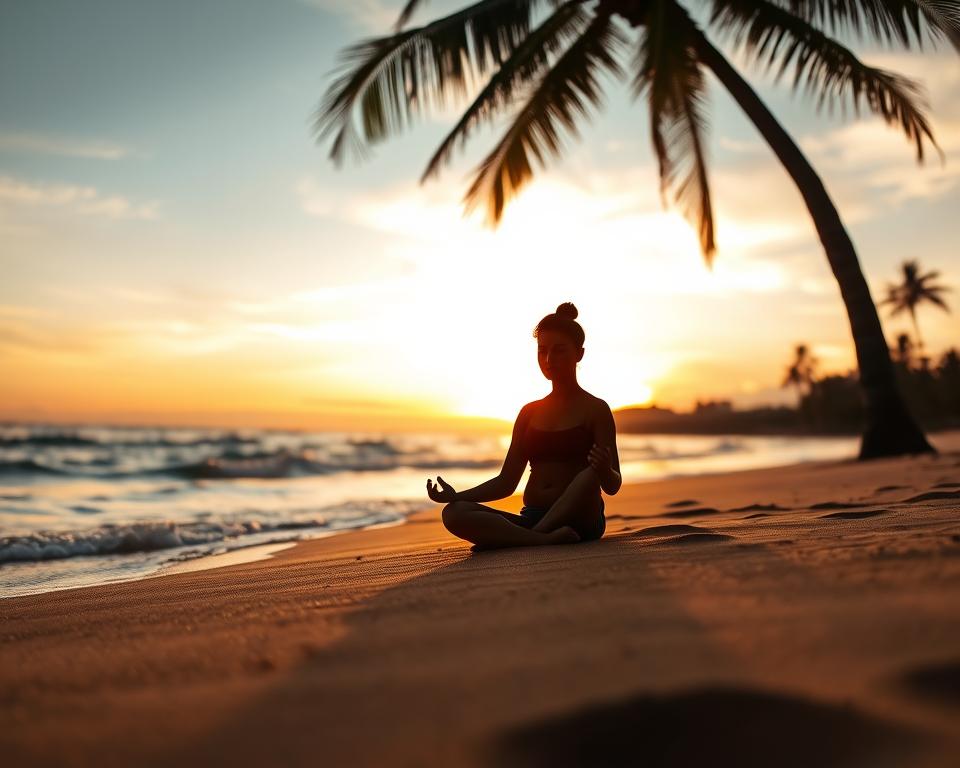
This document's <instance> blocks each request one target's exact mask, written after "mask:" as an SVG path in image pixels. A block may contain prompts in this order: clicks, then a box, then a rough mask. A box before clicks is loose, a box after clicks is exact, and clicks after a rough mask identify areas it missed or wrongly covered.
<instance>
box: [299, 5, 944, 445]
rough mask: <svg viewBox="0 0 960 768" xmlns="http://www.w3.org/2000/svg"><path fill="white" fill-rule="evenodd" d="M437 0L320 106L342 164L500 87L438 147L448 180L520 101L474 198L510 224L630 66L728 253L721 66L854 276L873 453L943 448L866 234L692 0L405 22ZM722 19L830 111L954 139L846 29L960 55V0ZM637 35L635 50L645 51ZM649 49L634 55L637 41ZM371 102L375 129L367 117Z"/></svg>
mask: <svg viewBox="0 0 960 768" xmlns="http://www.w3.org/2000/svg"><path fill="white" fill-rule="evenodd" d="M420 2H421V0H408V2H407V5H406V6H405V7H404V9H403V11H402V12H401V14H400V18H399V19H398V21H397V25H396V29H395V30H394V32H393V33H392V34H389V35H387V36H384V37H378V38H372V39H369V40H364V41H361V42H359V43H357V44H355V45H353V46H352V47H350V48H348V49H347V50H346V52H345V58H344V67H345V70H344V71H343V73H342V74H341V75H340V76H339V77H338V78H337V79H336V80H335V81H334V82H333V83H332V84H331V86H330V88H329V90H328V92H327V94H326V97H325V99H324V102H323V104H322V105H321V108H320V111H319V113H318V118H317V124H316V128H317V133H318V138H320V139H326V138H327V137H329V136H331V135H332V136H333V141H332V146H331V152H330V154H331V157H332V158H333V159H334V160H336V161H338V162H339V161H341V160H342V159H343V158H344V156H345V155H346V153H347V152H348V150H349V149H350V148H351V147H353V148H354V149H356V150H362V149H363V148H364V146H365V145H370V144H375V143H377V142H380V141H382V140H384V139H385V138H387V137H388V136H389V135H391V134H394V133H396V132H397V131H399V130H401V129H403V128H404V127H406V126H407V125H408V124H409V123H411V122H412V121H413V120H414V119H415V118H416V117H417V116H418V115H419V114H422V113H424V112H428V111H430V110H433V109H435V108H437V107H439V106H442V105H443V104H445V103H446V102H447V101H448V100H449V99H450V98H451V97H462V96H464V95H465V94H466V92H467V90H468V88H469V87H470V86H471V84H472V83H474V82H478V81H479V80H482V79H486V84H485V85H484V87H483V88H482V89H481V90H480V91H479V93H478V94H477V96H476V97H475V98H474V99H473V101H472V103H471V104H470V105H469V106H468V107H467V109H466V111H465V112H464V113H463V116H462V117H461V118H460V120H459V122H458V123H457V124H456V126H454V128H453V130H452V131H451V132H450V133H449V135H448V136H447V137H446V139H444V141H443V142H442V144H441V145H440V147H439V148H438V149H437V151H436V153H435V154H434V155H433V157H432V158H431V159H430V161H429V163H428V165H427V168H426V170H425V172H424V174H423V179H427V178H431V177H434V176H436V175H437V174H438V173H439V171H440V169H441V168H442V167H443V166H444V165H445V164H447V163H448V162H449V161H450V159H451V156H452V154H453V151H454V149H455V147H456V146H457V145H458V144H459V145H463V143H464V142H465V141H466V140H467V139H468V138H469V137H470V135H471V133H472V132H473V131H474V130H475V129H476V128H478V127H479V126H480V125H481V124H483V123H487V122H491V121H493V120H495V119H496V118H497V117H499V116H501V115H503V114H505V113H507V112H508V111H512V122H511V123H510V125H509V126H508V127H507V129H506V132H505V133H504V135H503V137H502V138H501V139H500V141H499V142H498V143H497V144H496V145H495V146H494V148H493V150H492V151H491V152H490V153H489V154H488V155H487V157H486V158H485V159H484V160H483V161H482V162H481V163H480V165H479V167H478V168H477V171H476V176H475V178H474V180H473V183H472V184H471V185H470V187H469V189H468V191H467V194H466V203H467V206H468V207H473V206H476V205H478V204H484V205H485V206H486V208H487V212H488V216H489V218H490V220H491V221H492V222H493V223H496V222H497V221H499V219H500V217H501V215H502V213H503V209H504V206H505V205H506V204H507V202H508V201H509V200H510V199H511V198H512V197H513V196H514V195H516V194H517V192H518V191H519V190H520V189H521V187H523V186H524V185H525V184H526V183H527V182H528V181H529V180H530V179H531V178H532V177H533V172H534V171H533V161H534V160H536V161H537V162H538V163H539V164H540V165H541V166H543V165H545V164H546V161H547V159H548V157H549V156H554V157H555V156H558V155H559V154H561V151H562V148H561V145H560V132H561V129H566V130H567V131H569V132H571V133H573V134H574V135H575V134H576V132H577V123H578V122H579V121H580V120H581V119H583V118H585V117H586V114H587V110H588V107H589V106H590V105H593V106H594V107H597V106H599V104H600V100H601V95H602V92H601V85H600V81H599V79H598V76H599V75H600V74H601V73H602V72H606V73H608V74H612V75H613V76H615V77H617V78H621V79H622V78H626V77H629V79H630V84H631V86H632V89H633V93H634V95H635V96H636V97H638V98H639V97H642V98H644V99H645V100H646V102H647V106H648V112H649V119H650V131H651V138H652V142H653V148H654V151H655V154H656V156H657V160H658V162H659V169H660V181H661V190H662V191H663V192H664V193H666V192H667V191H668V190H669V189H671V188H672V189H673V191H674V193H675V197H676V200H677V202H678V203H679V204H680V205H681V207H682V208H683V210H684V212H685V214H686V215H687V216H688V218H690V219H691V220H692V221H693V223H694V225H695V227H696V229H697V232H698V235H699V240H700V246H701V249H702V251H703V254H704V256H705V258H706V259H707V261H708V263H709V262H710V260H711V259H712V258H713V254H714V251H715V250H716V244H715V241H714V216H713V206H712V202H711V196H710V187H709V183H708V177H707V163H706V158H705V155H704V140H705V131H706V114H705V105H704V100H705V96H706V77H705V75H706V70H709V71H711V72H713V74H714V75H715V76H716V77H717V79H718V80H719V81H720V82H721V83H722V84H723V86H724V87H725V88H726V89H727V90H728V91H729V92H730V94H731V95H732V96H733V98H734V99H735V100H736V102H737V103H738V104H739V105H740V107H741V108H742V109H743V111H744V112H745V113H746V115H747V116H748V117H749V118H750V120H751V121H752V122H753V124H754V125H755V126H756V127H757V129H758V130H759V131H760V133H761V134H762V135H763V137H764V138H765V139H766V141H767V143H768V144H769V145H770V147H771V148H772V149H773V151H774V153H775V154H776V156H777V158H778V159H779V160H780V162H781V163H782V164H783V166H784V168H785V169H786V170H787V172H788V173H789V174H790V176H791V177H792V178H793V180H794V182H795V183H796V185H797V187H798V188H799V190H800V193H801V195H802V196H803V199H804V202H805V203H806V206H807V209H808V210H809V212H810V215H811V216H812V218H813V222H814V226H815V227H816V230H817V234H818V235H819V237H820V241H821V242H822V244H823V248H824V251H825V252H826V255H827V259H828V261H829V263H830V266H831V268H832V269H833V273H834V275H835V276H836V278H837V282H838V283H839V286H840V293H841V296H842V298H843V301H844V303H845V305H846V308H847V314H848V316H849V319H850V325H851V330H852V333H853V338H854V344H855V346H856V352H857V361H858V364H859V368H860V381H861V385H862V387H863V391H864V395H865V401H866V412H867V423H866V428H865V431H864V434H863V439H862V441H861V446H860V456H861V458H872V457H877V456H885V455H897V454H902V453H917V452H923V451H932V450H933V449H932V448H931V447H930V444H929V443H928V442H927V440H926V438H925V437H924V435H923V433H922V432H921V431H920V429H919V427H918V426H917V424H916V422H915V421H914V419H913V418H912V416H911V415H910V414H909V412H908V411H907V408H906V406H905V405H904V401H903V398H902V397H901V395H900V392H899V390H898V388H897V383H896V379H895V377H894V372H893V364H892V362H891V360H890V352H889V350H888V349H887V344H886V340H885V339H884V336H883V331H882V329H881V326H880V318H879V317H878V316H877V310H876V307H875V305H874V303H873V299H872V298H871V296H870V291H869V289H868V287H867V283H866V280H865V279H864V276H863V272H862V271H861V269H860V264H859V262H858V260H857V254H856V251H855V250H854V247H853V243H852V242H851V240H850V237H849V235H848V234H847V232H846V230H845V228H844V226H843V222H842V221H841V220H840V216H839V213H838V212H837V210H836V207H835V206H834V204H833V202H832V200H831V199H830V196H829V195H828V194H827V191H826V189H825V188H824V186H823V183H822V182H821V180H820V178H819V177H818V176H817V174H816V172H815V171H814V169H813V167H812V166H811V165H810V163H809V162H808V161H807V159H806V157H805V156H804V155H803V153H801V152H800V149H799V148H798V147H797V145H796V144H795V142H794V141H793V140H792V139H791V138H790V136H789V135H788V134H787V132H786V131H785V130H784V129H783V127H782V126H781V125H780V124H779V123H778V122H777V120H776V119H775V118H774V116H773V115H772V113H771V112H770V111H769V110H768V109H767V107H766V106H765V105H764V103H763V102H762V101H761V100H760V98H759V96H758V95H757V94H756V92H755V91H754V90H753V89H752V88H751V87H750V85H749V84H748V83H747V82H746V80H744V79H743V77H742V76H741V75H740V74H739V73H738V72H737V71H736V69H734V67H733V66H732V65H731V64H730V62H729V61H728V60H727V59H726V58H725V57H724V55H723V54H722V53H721V52H720V51H719V50H718V49H717V48H716V47H715V46H714V44H713V43H712V42H711V40H710V39H709V38H708V37H707V35H706V34H705V33H704V31H703V29H701V26H700V25H699V24H697V23H696V22H695V21H694V19H693V18H692V17H691V16H690V14H689V13H688V12H687V9H686V8H685V7H684V5H682V4H681V2H680V1H679V0H552V2H551V4H550V6H549V8H548V9H547V12H546V13H545V14H541V15H542V16H543V18H540V17H537V19H538V22H539V23H538V24H536V25H535V26H534V24H533V23H532V19H533V18H534V17H535V16H537V14H538V13H539V12H540V11H541V10H542V9H543V8H544V6H545V5H546V4H545V3H543V2H542V0H478V1H477V2H475V3H474V4H473V5H470V6H468V7H466V8H464V9H462V10H460V11H457V12H456V13H453V14H450V15H448V16H445V17H443V18H440V19H438V20H436V21H434V22H431V23H429V24H426V25H425V26H422V27H414V28H405V27H406V24H407V22H408V21H409V19H410V17H411V16H412V14H413V13H414V11H415V10H416V9H417V7H418V6H419V5H420ZM702 4H703V5H705V6H706V8H707V10H708V11H709V19H708V22H707V26H709V27H710V28H711V29H712V31H714V32H716V33H717V35H719V36H720V37H722V38H724V39H725V41H726V42H727V43H728V44H729V45H730V46H731V47H732V48H733V49H734V50H735V51H738V52H739V53H742V54H743V55H745V56H746V57H747V58H749V59H750V60H752V61H753V62H755V63H757V64H760V65H761V66H765V67H767V68H773V69H775V70H776V72H777V75H778V76H781V75H783V74H785V73H786V72H787V71H788V70H789V71H790V72H791V74H792V76H793V86H794V89H795V90H796V89H797V88H799V87H800V86H803V88H804V89H805V90H806V91H807V92H808V93H810V94H811V95H813V96H815V97H816V98H817V103H818V107H819V106H822V105H823V104H825V103H827V102H829V103H830V104H831V106H832V104H833V103H834V102H836V101H838V100H840V101H842V100H843V99H845V98H847V97H849V99H850V100H851V101H852V102H853V105H854V107H855V108H857V109H859V108H860V107H861V106H865V107H866V108H867V109H869V110H870V111H872V112H874V113H876V114H879V115H880V116H882V117H883V118H884V120H885V121H886V122H887V123H889V124H891V125H896V126H898V127H899V128H901V129H902V130H903V131H904V133H905V134H906V136H907V138H908V139H909V140H910V141H911V142H913V143H914V144H915V145H916V150H917V158H918V160H922V159H923V153H924V142H925V141H929V142H930V143H931V144H932V145H933V146H934V147H936V144H935V142H934V140H933V135H932V132H931V129H930V126H929V124H928V123H927V120H926V117H925V116H924V114H923V110H922V99H921V91H920V88H919V86H918V85H917V84H916V83H915V82H913V81H911V80H908V79H907V78H904V77H902V76H900V75H897V74H895V73H893V72H888V71H885V70H882V69H877V68H875V67H870V66H867V65H865V64H864V63H862V62H861V61H860V60H859V59H858V58H857V57H856V56H855V55H854V53H853V52H852V51H851V50H849V49H848V48H847V47H845V46H844V45H842V44H841V43H840V42H838V41H837V40H836V39H835V38H834V37H832V36H831V35H832V34H834V33H837V32H844V33H851V34H853V35H854V36H855V37H859V38H871V39H874V40H880V41H882V42H885V43H899V44H902V45H903V46H905V47H908V48H909V47H911V46H912V45H914V44H917V45H922V41H923V40H925V39H930V40H939V39H943V38H947V39H949V40H950V41H951V42H952V43H953V44H954V46H955V47H957V49H958V50H960V11H958V2H956V0H860V1H859V2H858V1H855V0H832V1H831V0H702ZM628 46H629V49H628ZM628 50H629V51H631V52H632V55H631V56H630V57H629V60H628V62H626V63H625V61H624V53H626V52H627V51H628ZM358 106H359V110H360V120H361V124H362V129H363V134H362V136H361V135H359V134H358V133H357V127H356V125H355V123H354V115H353V113H354V109H355V108H356V107H358Z"/></svg>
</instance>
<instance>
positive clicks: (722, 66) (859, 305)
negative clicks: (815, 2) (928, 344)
mask: <svg viewBox="0 0 960 768" xmlns="http://www.w3.org/2000/svg"><path fill="white" fill-rule="evenodd" d="M691 34H692V35H693V37H694V41H695V44H696V46H697V52H698V54H699V56H700V59H701V61H703V63H704V64H706V65H707V66H708V67H709V68H710V69H711V70H712V71H713V73H714V74H715V75H716V76H717V78H718V79H719V80H720V82H721V83H723V85H724V86H725V87H726V89H727V90H728V91H729V92H730V94H731V95H732V96H733V98H734V99H735V100H736V102H737V103H738V104H739V105H740V107H741V109H743V111H744V112H746V114H747V116H748V117H749V118H750V120H751V121H752V122H753V124H754V125H755V126H756V127H757V129H758V130H759V131H760V133H761V135H762V136H763V137H764V139H766V141H767V143H768V144H769V145H770V147H771V149H773V151H774V153H775V154H776V156H777V157H778V158H779V160H780V162H781V163H783V166H784V168H786V170H787V173H789V174H790V176H791V178H792V179H793V181H794V183H795V184H796V185H797V187H798V189H799V190H800V194H801V195H802V196H803V200H804V202H805V203H806V205H807V209H808V210H809V211H810V215H811V216H812V217H813V223H814V226H815V227H816V229H817V234H818V235H819V237H820V242H821V243H823V248H824V251H826V254H827V260H828V261H829V262H830V268H831V269H832V270H833V274H834V277H836V278H837V282H838V283H839V285H840V295H841V296H842V297H843V303H844V305H845V306H846V308H847V315H848V317H849V319H850V329H851V331H852V332H853V343H854V345H855V347H856V351H857V364H858V366H859V368H860V384H861V386H862V387H863V393H864V398H865V401H866V402H865V405H866V419H867V422H866V425H865V429H864V433H863V439H862V441H861V443H860V458H861V459H871V458H877V457H880V456H898V455H901V454H906V453H925V452H932V451H933V448H932V447H931V445H930V443H928V442H927V439H926V437H924V434H923V432H922V431H921V430H920V428H919V427H918V426H917V423H916V421H914V419H913V417H912V416H911V414H910V412H909V410H908V409H907V406H906V403H905V402H904V400H903V397H902V396H901V394H900V390H899V388H898V386H897V380H896V376H895V374H894V369H893V363H892V362H891V360H890V351H889V349H888V348H887V342H886V339H885V338H884V337H883V329H882V328H881V326H880V318H879V316H878V315H877V308H876V306H875V305H874V303H873V299H872V298H871V296H870V289H869V288H868V287H867V281H866V280H865V279H864V277H863V272H862V271H861V269H860V263H859V261H858V260H857V253H856V251H855V250H854V247H853V243H852V242H851V240H850V236H849V235H848V234H847V231H846V229H845V228H844V226H843V222H842V221H841V220H840V214H839V213H838V212H837V209H836V206H834V204H833V201H832V200H831V199H830V196H829V195H828V194H827V190H826V189H825V188H824V186H823V182H822V181H821V180H820V177H819V176H817V173H816V171H814V169H813V167H812V166H811V165H810V163H809V161H808V160H807V158H806V157H804V155H803V153H802V152H801V151H800V149H799V148H798V147H797V145H796V144H795V143H794V141H793V139H791V138H790V136H789V135H788V134H787V132H786V131H785V130H784V129H783V126H781V125H780V123H778V122H777V120H776V118H775V117H774V116H773V115H772V114H771V113H770V110H768V109H767V107H766V105H764V103H763V102H762V101H761V100H760V97H759V96H758V95H757V94H756V93H755V92H754V90H753V89H752V88H751V87H750V85H749V84H748V83H747V82H746V81H745V80H744V79H743V78H742V77H741V76H740V74H739V73H738V72H737V71H736V70H735V69H734V68H733V67H732V66H731V64H730V62H728V61H727V59H726V58H725V57H724V56H723V54H721V53H720V52H719V51H718V50H717V49H716V48H714V46H713V45H712V44H711V43H710V41H709V40H707V38H706V37H705V36H704V35H703V33H702V32H701V31H700V30H699V29H696V30H695V31H692V32H691Z"/></svg>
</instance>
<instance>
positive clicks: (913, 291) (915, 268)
mask: <svg viewBox="0 0 960 768" xmlns="http://www.w3.org/2000/svg"><path fill="white" fill-rule="evenodd" d="M900 269H901V282H900V283H887V297H886V298H885V299H884V300H883V301H881V302H880V303H881V304H889V305H890V317H894V316H896V315H899V314H900V313H901V312H909V313H910V319H911V320H912V321H913V330H914V333H916V335H917V346H918V347H919V348H920V357H921V358H923V357H924V354H923V337H922V336H921V335H920V326H919V325H917V307H918V306H919V305H921V304H923V303H924V302H927V303H929V304H935V305H936V306H938V307H940V308H941V309H942V310H943V311H944V312H949V311H950V308H949V307H948V306H947V302H945V301H944V300H943V296H942V294H944V293H946V292H947V291H949V290H950V289H949V288H947V287H946V286H944V285H934V284H933V281H934V280H936V279H937V278H938V277H940V273H939V272H937V271H933V272H927V273H926V274H925V275H924V274H921V273H920V264H919V262H917V261H916V259H912V260H910V261H905V262H903V264H901V265H900Z"/></svg>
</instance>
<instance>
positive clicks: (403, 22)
mask: <svg viewBox="0 0 960 768" xmlns="http://www.w3.org/2000/svg"><path fill="white" fill-rule="evenodd" d="M422 2H424V0H407V2H406V3H405V4H404V6H403V9H402V10H401V11H400V15H399V16H398V17H397V21H396V23H395V24H394V25H393V28H394V30H395V31H397V32H399V31H400V30H401V29H403V28H404V27H405V26H407V22H408V21H410V17H411V16H413V14H414V13H415V12H416V10H417V8H419V7H420V3H422Z"/></svg>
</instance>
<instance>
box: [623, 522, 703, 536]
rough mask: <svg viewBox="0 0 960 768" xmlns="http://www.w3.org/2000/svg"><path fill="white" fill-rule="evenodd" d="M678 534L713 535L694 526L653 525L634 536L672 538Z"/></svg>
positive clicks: (678, 524)
mask: <svg viewBox="0 0 960 768" xmlns="http://www.w3.org/2000/svg"><path fill="white" fill-rule="evenodd" d="M678 533H713V531H711V530H710V529H709V528H700V527H698V526H696V525H683V524H682V523H675V524H673V525H653V526H650V527H649V528H644V529H642V530H639V531H637V532H636V533H635V534H633V535H634V536H674V535H676V534H678Z"/></svg>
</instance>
